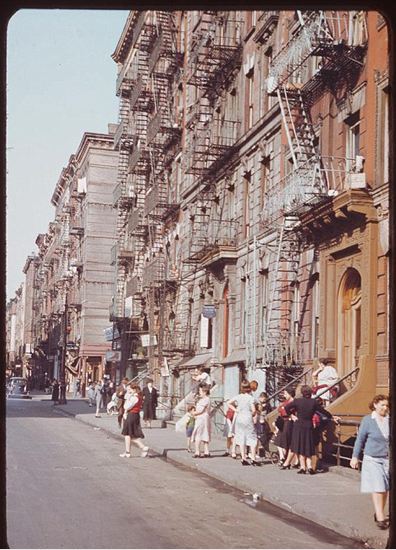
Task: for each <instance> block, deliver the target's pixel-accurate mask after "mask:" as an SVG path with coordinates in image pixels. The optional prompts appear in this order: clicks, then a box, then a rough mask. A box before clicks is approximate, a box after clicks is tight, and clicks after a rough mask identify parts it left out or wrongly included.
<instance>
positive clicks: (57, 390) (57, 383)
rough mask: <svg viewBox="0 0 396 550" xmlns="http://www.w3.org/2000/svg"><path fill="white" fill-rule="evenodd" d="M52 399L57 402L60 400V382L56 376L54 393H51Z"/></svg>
mask: <svg viewBox="0 0 396 550" xmlns="http://www.w3.org/2000/svg"><path fill="white" fill-rule="evenodd" d="M51 399H52V401H54V403H57V402H58V401H59V382H58V380H57V379H56V378H54V379H53V381H52V395H51Z"/></svg>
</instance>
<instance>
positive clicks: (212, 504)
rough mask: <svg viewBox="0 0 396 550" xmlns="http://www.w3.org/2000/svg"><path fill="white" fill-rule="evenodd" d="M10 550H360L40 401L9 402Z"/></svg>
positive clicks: (337, 537) (8, 507)
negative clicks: (126, 448) (129, 451)
mask: <svg viewBox="0 0 396 550" xmlns="http://www.w3.org/2000/svg"><path fill="white" fill-rule="evenodd" d="M6 428H7V450H6V456H7V534H8V544H9V547H10V548H153V549H154V548H358V547H359V546H357V545H356V543H354V542H352V541H350V540H349V539H346V538H344V537H341V536H339V535H337V534H336V533H334V532H332V531H329V530H327V529H324V528H321V527H320V526H318V525H316V524H313V523H311V522H309V521H308V520H304V519H302V518H298V517H296V516H292V515H291V514H288V513H287V512H284V511H280V510H279V509H278V508H275V507H273V506H272V505H270V504H267V503H262V502H260V503H259V505H258V506H256V507H254V506H253V505H252V502H251V499H250V498H249V497H248V496H247V495H244V494H243V493H241V492H240V491H238V490H235V489H233V488H230V487H229V486H227V485H225V484H223V483H221V482H218V481H215V480H213V479H212V478H209V477H206V476H204V475H203V474H199V473H197V472H195V471H192V470H189V469H183V468H180V467H177V466H174V465H173V464H170V463H167V462H165V461H164V460H163V459H161V458H160V457H155V456H153V457H148V458H140V456H139V455H140V453H139V452H138V449H136V448H134V451H133V458H131V459H122V458H120V457H119V453H120V452H122V451H123V443H122V441H121V440H118V439H116V438H113V437H110V436H109V435H106V434H105V432H103V431H102V430H95V429H93V428H92V427H90V426H86V425H83V424H81V423H79V422H77V421H75V420H74V419H73V418H70V417H65V416H64V415H62V414H61V413H60V411H58V409H56V407H53V406H52V404H51V402H49V401H48V400H45V401H41V400H40V399H39V398H34V399H33V400H32V401H22V400H8V401H7V423H6Z"/></svg>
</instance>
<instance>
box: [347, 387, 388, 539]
mask: <svg viewBox="0 0 396 550" xmlns="http://www.w3.org/2000/svg"><path fill="white" fill-rule="evenodd" d="M369 408H370V410H371V411H373V412H372V413H371V414H368V415H367V416H364V417H363V419H362V421H361V423H360V427H359V431H358V435H357V438H356V441H355V445H354V447H353V451H352V458H351V461H350V465H351V467H352V468H358V465H359V455H360V453H361V452H362V451H363V450H364V454H363V462H362V477H361V487H360V490H361V492H362V493H371V495H372V500H373V506H374V521H375V522H376V524H377V526H378V527H379V528H380V529H387V528H388V527H389V520H387V519H386V518H385V506H386V502H387V499H388V493H389V398H388V397H387V396H386V395H382V394H379V395H376V396H375V397H374V398H373V400H372V401H371V403H370V405H369Z"/></svg>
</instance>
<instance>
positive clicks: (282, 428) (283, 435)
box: [273, 388, 296, 465]
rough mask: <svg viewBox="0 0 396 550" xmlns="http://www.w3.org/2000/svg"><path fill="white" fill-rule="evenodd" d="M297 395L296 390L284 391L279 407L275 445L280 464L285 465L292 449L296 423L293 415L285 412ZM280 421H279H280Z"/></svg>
mask: <svg viewBox="0 0 396 550" xmlns="http://www.w3.org/2000/svg"><path fill="white" fill-rule="evenodd" d="M295 395H296V392H295V390H294V389H291V388H290V389H289V390H284V392H283V396H282V397H283V399H282V402H281V404H280V405H279V407H278V412H279V416H278V418H277V419H276V420H275V426H276V427H277V428H278V430H279V431H278V433H277V434H276V436H275V438H274V441H273V442H274V445H276V446H277V447H278V452H279V457H280V463H281V465H283V463H284V461H285V460H286V457H287V453H288V451H289V449H290V443H291V439H292V435H293V426H294V422H293V420H292V418H291V417H292V413H287V412H286V410H285V407H286V405H288V404H289V403H291V402H292V401H293V399H294V397H295ZM278 419H279V420H278Z"/></svg>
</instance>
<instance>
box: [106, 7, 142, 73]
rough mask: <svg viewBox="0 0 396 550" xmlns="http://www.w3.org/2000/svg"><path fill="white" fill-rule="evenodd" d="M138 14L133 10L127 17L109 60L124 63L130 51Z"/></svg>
mask: <svg viewBox="0 0 396 550" xmlns="http://www.w3.org/2000/svg"><path fill="white" fill-rule="evenodd" d="M139 14H140V12H139V11H137V10H133V11H131V12H130V14H129V15H128V18H127V20H126V23H125V25H124V28H123V30H122V33H121V36H120V39H119V40H118V43H117V46H116V49H115V51H114V53H112V54H111V58H112V59H113V60H114V61H115V62H116V63H124V61H125V59H126V57H127V55H128V53H129V51H130V49H131V46H132V43H133V38H134V32H133V29H134V27H135V24H136V21H137V18H138V16H139Z"/></svg>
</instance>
